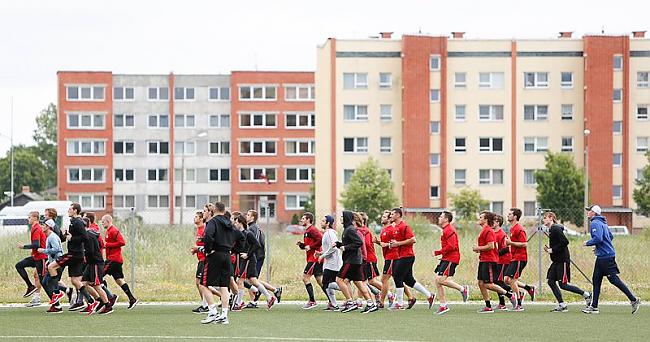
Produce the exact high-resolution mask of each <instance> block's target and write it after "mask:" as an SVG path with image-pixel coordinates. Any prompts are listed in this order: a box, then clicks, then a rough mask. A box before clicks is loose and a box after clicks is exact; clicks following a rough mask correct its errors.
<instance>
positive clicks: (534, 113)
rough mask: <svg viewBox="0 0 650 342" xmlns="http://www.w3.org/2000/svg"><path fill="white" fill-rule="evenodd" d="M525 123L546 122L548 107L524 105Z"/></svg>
mask: <svg viewBox="0 0 650 342" xmlns="http://www.w3.org/2000/svg"><path fill="white" fill-rule="evenodd" d="M524 120H525V121H546V120H548V105H525V106H524Z"/></svg>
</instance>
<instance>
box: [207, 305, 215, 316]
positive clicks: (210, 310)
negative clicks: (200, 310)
mask: <svg viewBox="0 0 650 342" xmlns="http://www.w3.org/2000/svg"><path fill="white" fill-rule="evenodd" d="M208 313H209V314H210V315H213V316H214V315H216V314H217V304H212V305H208Z"/></svg>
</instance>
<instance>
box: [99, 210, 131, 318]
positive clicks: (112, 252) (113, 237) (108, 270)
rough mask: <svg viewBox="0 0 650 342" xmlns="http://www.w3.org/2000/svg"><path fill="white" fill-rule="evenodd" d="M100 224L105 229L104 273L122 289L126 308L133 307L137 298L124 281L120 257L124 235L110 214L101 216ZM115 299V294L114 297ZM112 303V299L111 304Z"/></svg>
mask: <svg viewBox="0 0 650 342" xmlns="http://www.w3.org/2000/svg"><path fill="white" fill-rule="evenodd" d="M102 226H104V228H105V229H106V242H105V246H106V260H107V261H106V265H105V266H104V275H110V276H111V277H113V279H114V280H115V283H116V284H117V286H119V287H120V288H121V289H122V291H124V293H125V294H126V296H127V297H128V298H129V306H128V307H127V309H129V310H131V309H133V308H134V307H135V306H136V304H138V299H137V298H135V296H134V295H133V293H131V289H130V288H129V284H127V283H126V281H124V271H123V270H122V266H123V264H124V259H123V258H122V247H124V246H126V242H125V241H124V237H123V236H122V233H120V230H119V229H117V227H115V226H114V225H113V217H112V216H111V215H108V214H107V215H104V216H102ZM114 299H115V300H117V295H115V297H114ZM113 303H114V301H112V303H111V305H112V304H113Z"/></svg>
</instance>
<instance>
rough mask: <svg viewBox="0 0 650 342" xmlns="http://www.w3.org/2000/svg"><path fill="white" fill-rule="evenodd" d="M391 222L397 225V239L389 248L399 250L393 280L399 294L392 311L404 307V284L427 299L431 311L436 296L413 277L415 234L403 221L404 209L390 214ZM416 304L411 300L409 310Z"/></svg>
mask: <svg viewBox="0 0 650 342" xmlns="http://www.w3.org/2000/svg"><path fill="white" fill-rule="evenodd" d="M390 219H391V222H392V223H393V224H394V225H395V228H394V229H395V230H396V231H397V232H396V233H395V237H396V238H395V239H393V240H391V241H390V242H389V243H388V248H397V250H398V259H397V261H396V262H395V267H394V268H395V271H394V273H393V279H394V280H395V288H396V291H395V292H397V304H395V305H394V306H393V308H392V309H395V310H400V309H402V308H403V307H404V305H403V302H404V284H406V285H407V286H408V287H412V288H414V289H415V290H417V291H418V292H420V293H422V294H423V295H425V296H426V297H427V301H428V302H429V309H430V308H431V306H432V305H433V300H434V299H435V295H434V294H432V293H431V292H429V290H427V289H426V288H425V287H424V286H422V284H420V283H418V282H417V280H415V278H414V277H413V264H414V263H415V252H414V251H413V244H414V243H416V242H417V241H416V239H415V234H413V230H412V229H411V227H409V226H408V225H407V224H406V222H405V221H404V220H402V209H401V208H393V210H392V211H391V214H390ZM414 304H415V301H414V300H409V308H411V307H413V305H414Z"/></svg>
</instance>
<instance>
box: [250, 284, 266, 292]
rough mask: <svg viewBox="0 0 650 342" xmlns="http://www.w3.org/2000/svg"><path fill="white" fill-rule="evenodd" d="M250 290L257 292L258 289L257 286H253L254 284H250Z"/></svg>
mask: <svg viewBox="0 0 650 342" xmlns="http://www.w3.org/2000/svg"><path fill="white" fill-rule="evenodd" d="M251 291H253V292H259V290H258V289H257V286H255V285H251ZM262 293H264V292H262Z"/></svg>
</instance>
